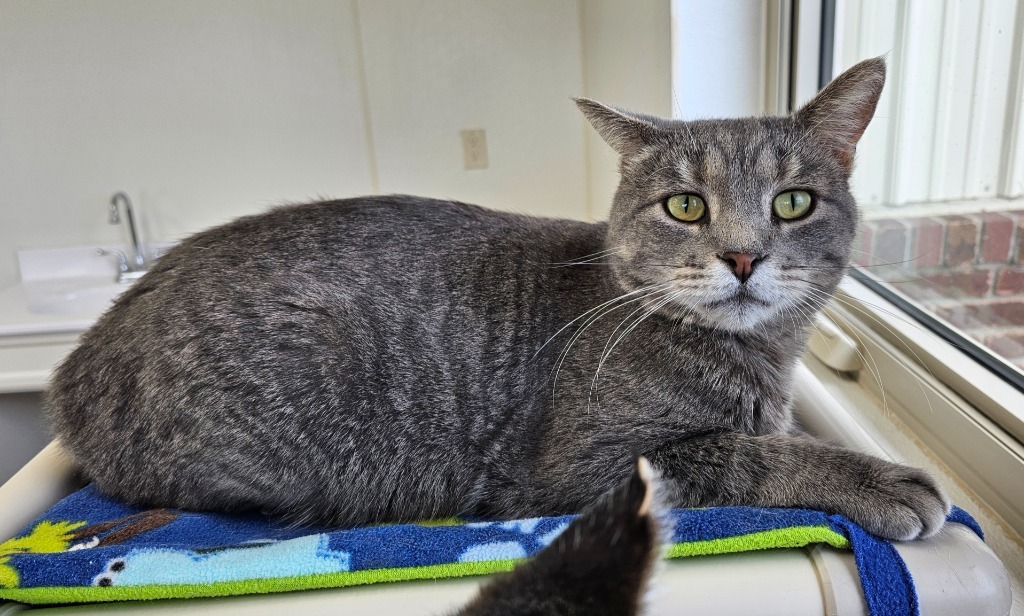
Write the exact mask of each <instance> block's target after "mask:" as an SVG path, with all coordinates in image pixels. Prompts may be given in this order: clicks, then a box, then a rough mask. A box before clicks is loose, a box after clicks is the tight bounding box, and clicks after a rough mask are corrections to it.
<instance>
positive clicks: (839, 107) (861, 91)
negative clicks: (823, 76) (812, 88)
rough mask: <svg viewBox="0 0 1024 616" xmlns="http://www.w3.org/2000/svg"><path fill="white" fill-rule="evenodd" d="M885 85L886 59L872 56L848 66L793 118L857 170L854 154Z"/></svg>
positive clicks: (843, 162) (847, 164)
mask: <svg viewBox="0 0 1024 616" xmlns="http://www.w3.org/2000/svg"><path fill="white" fill-rule="evenodd" d="M884 85H885V60H883V59H882V58H871V59H870V60H864V61H863V62H860V63H858V64H855V65H854V66H852V67H850V68H849V69H847V70H846V71H845V72H844V73H843V74H842V75H840V76H838V77H836V78H835V79H833V80H832V81H831V82H830V83H829V84H828V85H827V86H825V89H823V90H822V91H821V92H819V93H818V94H817V96H815V97H814V98H812V99H811V100H810V102H808V103H807V104H806V105H804V106H803V107H801V108H800V109H799V110H797V112H796V113H795V114H793V118H794V119H795V120H796V121H797V122H798V123H799V124H802V125H804V126H805V127H807V129H808V130H809V131H810V132H811V133H813V134H815V135H816V136H817V137H818V138H819V139H820V140H821V141H823V142H824V143H825V144H827V145H828V146H829V147H830V148H831V149H832V151H833V153H834V154H835V156H836V158H837V159H838V160H839V162H840V164H842V165H843V167H845V168H846V170H847V171H848V172H849V171H852V170H853V157H854V154H855V153H856V151H857V142H858V141H860V138H861V135H863V134H864V129H866V128H867V127H868V122H870V121H871V118H872V117H873V116H874V115H875V107H877V106H878V99H879V97H880V96H881V95H882V86H884Z"/></svg>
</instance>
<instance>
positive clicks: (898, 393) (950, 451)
mask: <svg viewBox="0 0 1024 616" xmlns="http://www.w3.org/2000/svg"><path fill="white" fill-rule="evenodd" d="M841 288H842V291H841V293H840V300H839V301H837V302H835V303H834V307H832V308H830V309H829V310H828V315H829V317H830V318H831V319H832V321H833V322H834V323H835V324H836V325H838V326H839V327H840V329H841V330H842V331H843V332H844V333H846V334H847V335H848V336H850V338H851V339H852V340H854V341H856V343H857V346H858V349H859V355H858V356H859V358H860V359H861V361H860V362H859V363H860V364H861V368H860V370H859V371H857V372H851V373H841V372H839V371H837V370H835V369H833V368H829V367H828V366H826V365H825V364H824V363H822V362H821V361H819V360H818V359H817V358H816V357H814V356H812V355H811V354H808V357H806V358H805V360H804V367H801V369H800V370H799V371H798V379H797V386H796V400H795V403H794V407H795V412H796V415H797V418H798V420H805V421H806V418H807V417H808V416H813V415H817V416H819V417H824V418H826V419H825V420H824V421H822V420H821V419H818V420H816V421H817V423H816V424H815V425H809V426H807V427H808V428H809V429H811V431H813V432H815V433H818V434H822V435H824V436H825V437H826V438H830V437H831V438H836V439H838V438H840V437H841V439H842V440H844V441H846V442H853V443H854V444H855V446H856V447H857V448H858V449H862V450H864V451H866V452H869V453H874V454H875V455H880V456H882V457H888V458H891V459H894V460H896V461H900V462H903V463H906V464H910V465H913V466H917V467H920V468H925V469H927V470H929V471H930V472H932V473H933V474H934V475H935V476H936V477H937V478H939V481H940V483H942V485H943V486H944V487H945V488H946V489H947V492H948V494H949V495H950V497H951V498H952V500H953V502H955V503H956V504H957V505H959V506H961V507H963V508H964V509H966V510H968V511H969V512H970V513H971V514H972V515H974V516H975V517H976V518H977V519H978V521H979V522H980V523H981V525H982V527H983V528H984V529H985V531H986V542H987V543H988V544H989V546H990V547H991V548H992V549H993V551H995V552H996V554H997V555H998V556H999V557H1000V558H1001V559H1002V560H1003V562H1004V564H1005V565H1006V567H1007V570H1008V571H1009V572H1010V576H1011V579H1012V586H1013V592H1014V595H1015V596H1017V597H1021V596H1024V491H1022V490H1021V489H1020V485H1021V478H1022V477H1024V446H1022V445H1021V444H1020V442H1018V441H1016V440H1015V439H1014V438H1013V437H1012V436H1010V434H1008V433H1007V432H1006V431H1005V430H1003V429H1002V428H1000V427H999V425H997V424H996V423H995V422H994V421H993V420H992V419H990V417H989V416H987V415H986V413H989V414H991V416H992V417H996V416H997V415H999V413H998V412H997V411H996V409H1002V413H1003V414H1004V415H1003V416H1004V417H1006V418H1013V417H1015V415H1013V414H1012V413H1011V411H1010V409H1018V410H1019V409H1021V408H1024V396H1022V395H1021V394H1020V393H1019V392H1017V391H1016V390H1015V389H1013V388H1012V387H1011V386H1009V385H1008V384H1007V383H1005V382H1003V381H1002V380H1001V379H999V378H998V377H996V376H995V375H993V374H991V373H989V372H988V371H987V370H985V369H984V368H983V367H981V366H979V365H977V364H975V363H974V362H973V360H971V359H970V358H968V357H967V356H966V355H963V354H962V353H960V352H959V351H958V350H956V349H955V348H953V347H951V346H950V345H948V344H947V343H946V342H944V341H942V340H940V339H938V338H937V337H935V336H934V335H932V334H931V333H930V332H926V331H924V330H923V328H920V327H918V326H916V324H911V323H907V322H906V321H904V320H903V319H901V318H898V317H895V318H894V315H895V314H898V312H897V309H895V308H894V307H892V306H891V305H888V304H887V302H886V301H885V300H884V299H883V298H881V297H879V296H877V295H876V294H874V293H872V292H871V291H869V290H868V289H867V288H866V287H864V286H863V285H860V284H859V283H856V282H855V281H850V280H848V281H846V282H845V283H844V284H843V285H842V287H841ZM865 302H866V303H865ZM851 304H856V305H857V306H858V307H857V308H854V307H852V306H851ZM899 349H903V350H902V351H901V350H899ZM922 363H924V365H923V366H922V365H921V364H922ZM952 387H957V388H958V389H959V388H961V387H962V388H963V389H961V391H962V392H963V393H965V394H966V395H965V396H961V395H960V394H958V393H957V392H954V391H953V389H952ZM968 395H969V396H971V397H972V398H973V399H972V402H971V403H968V401H967V399H965V398H966V396H968ZM975 401H977V403H975ZM972 404H974V406H972ZM809 405H815V406H817V407H818V408H819V409H821V411H822V412H820V413H817V414H813V415H812V414H808V413H807V412H806V409H807V408H809ZM982 408H984V412H982V410H980V409H982Z"/></svg>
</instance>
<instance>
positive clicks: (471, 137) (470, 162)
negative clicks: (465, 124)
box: [459, 128, 487, 169]
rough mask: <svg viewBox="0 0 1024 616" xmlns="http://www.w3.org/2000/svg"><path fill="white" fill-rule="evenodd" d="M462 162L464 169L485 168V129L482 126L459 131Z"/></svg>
mask: <svg viewBox="0 0 1024 616" xmlns="http://www.w3.org/2000/svg"><path fill="white" fill-rule="evenodd" d="M459 135H461V136H462V164H463V166H464V167H465V168H466V169H486V168H487V131H485V130H484V129H482V128H477V129H473V130H464V131H460V132H459Z"/></svg>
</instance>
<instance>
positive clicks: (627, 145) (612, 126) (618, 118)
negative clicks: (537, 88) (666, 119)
mask: <svg viewBox="0 0 1024 616" xmlns="http://www.w3.org/2000/svg"><path fill="white" fill-rule="evenodd" d="M573 101H575V103H576V106H577V107H579V109H580V111H582V112H583V115H584V117H586V118H587V121H588V122H590V125H591V126H593V127H594V130H596V131H597V134H599V135H601V138H602V139H604V140H605V142H606V143H607V144H608V145H610V146H612V149H613V150H615V151H616V152H618V154H619V155H620V156H630V155H631V154H635V153H636V152H637V151H639V150H640V149H641V148H643V147H644V146H645V145H647V143H649V142H650V140H651V137H652V136H653V134H654V133H655V132H656V130H657V128H656V124H655V121H656V120H655V118H652V117H650V116H646V115H643V114H639V113H633V112H631V111H626V110H625V109H619V108H618V107H612V106H611V105H605V104H604V103H599V102H597V101H593V100H590V99H589V98H574V99H573Z"/></svg>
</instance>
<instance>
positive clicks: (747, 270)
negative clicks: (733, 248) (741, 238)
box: [718, 252, 764, 284]
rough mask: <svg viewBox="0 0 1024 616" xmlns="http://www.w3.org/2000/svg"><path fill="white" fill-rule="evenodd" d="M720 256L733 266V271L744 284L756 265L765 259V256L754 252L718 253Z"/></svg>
mask: <svg viewBox="0 0 1024 616" xmlns="http://www.w3.org/2000/svg"><path fill="white" fill-rule="evenodd" d="M718 258H719V259H721V260H723V261H725V262H726V263H727V264H728V265H729V267H731V268H732V272H733V273H734V274H736V277H737V278H739V280H740V284H742V283H744V282H746V281H747V279H748V278H750V276H751V275H752V274H753V273H754V266H755V265H757V263H758V262H759V261H761V260H763V259H764V256H763V255H755V254H754V253H752V252H723V253H722V254H720V255H718Z"/></svg>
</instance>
